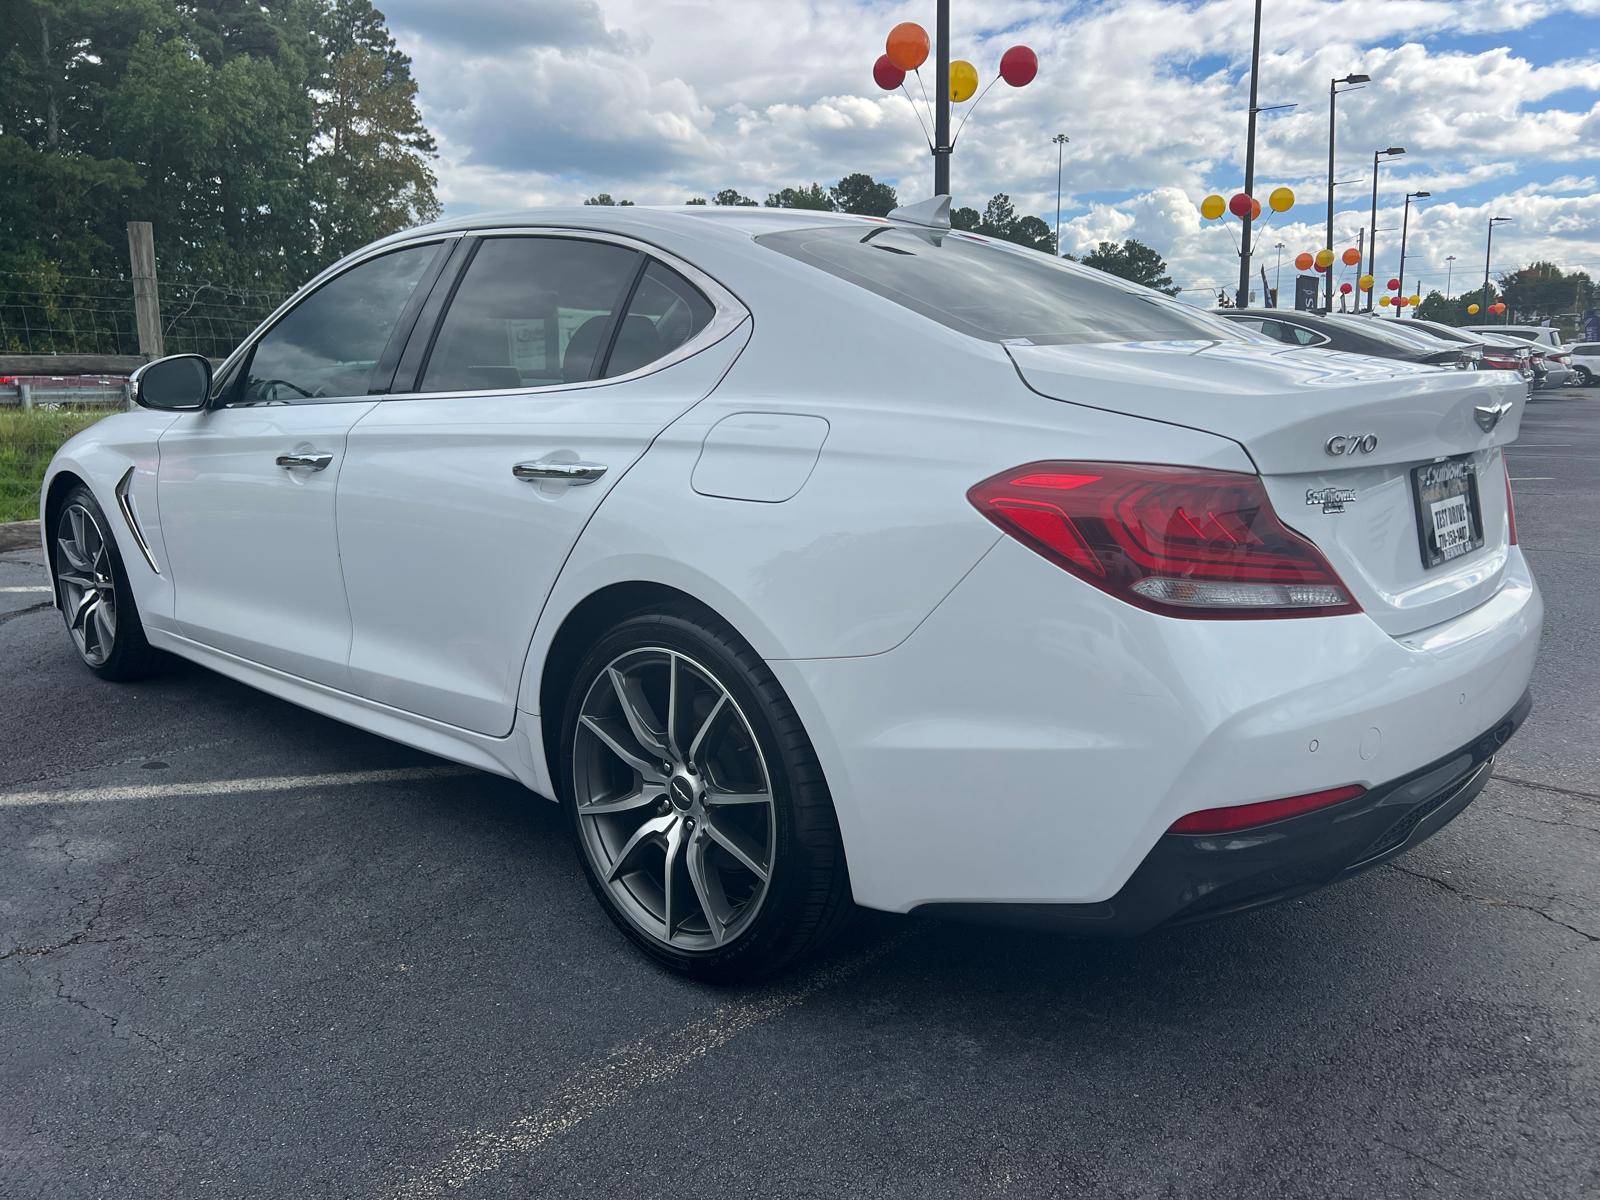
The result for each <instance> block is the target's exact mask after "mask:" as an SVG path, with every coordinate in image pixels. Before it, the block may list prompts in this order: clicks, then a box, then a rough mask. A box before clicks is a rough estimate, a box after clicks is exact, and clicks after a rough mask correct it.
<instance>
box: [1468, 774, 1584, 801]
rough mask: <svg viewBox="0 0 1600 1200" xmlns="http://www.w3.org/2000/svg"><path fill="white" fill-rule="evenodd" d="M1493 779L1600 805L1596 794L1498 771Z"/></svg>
mask: <svg viewBox="0 0 1600 1200" xmlns="http://www.w3.org/2000/svg"><path fill="white" fill-rule="evenodd" d="M1492 778H1494V779H1498V780H1499V781H1500V782H1501V783H1509V784H1512V785H1513V786H1515V787H1525V788H1533V789H1534V790H1535V791H1540V792H1555V793H1556V794H1557V795H1561V796H1572V797H1575V798H1576V799H1579V800H1591V801H1593V802H1594V803H1596V804H1600V795H1596V794H1595V793H1594V792H1579V791H1575V790H1574V789H1572V788H1564V787H1557V786H1556V785H1555V784H1553V783H1535V782H1534V781H1533V780H1531V779H1518V778H1517V777H1516V776H1515V775H1502V774H1500V773H1499V772H1498V771H1496V772H1495V773H1494V775H1493V776H1492Z"/></svg>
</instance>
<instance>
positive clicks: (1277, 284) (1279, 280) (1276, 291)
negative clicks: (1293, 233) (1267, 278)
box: [1272, 242, 1283, 308]
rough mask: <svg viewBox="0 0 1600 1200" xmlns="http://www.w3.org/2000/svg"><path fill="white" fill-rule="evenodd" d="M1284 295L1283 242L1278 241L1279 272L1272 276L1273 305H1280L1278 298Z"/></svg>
mask: <svg viewBox="0 0 1600 1200" xmlns="http://www.w3.org/2000/svg"><path fill="white" fill-rule="evenodd" d="M1282 295H1283V243H1282V242H1279V243H1278V273H1277V274H1276V275H1274V276H1273V277H1272V307H1273V308H1277V307H1278V299H1279V297H1281V296H1282Z"/></svg>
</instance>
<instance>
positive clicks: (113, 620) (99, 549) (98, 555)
mask: <svg viewBox="0 0 1600 1200" xmlns="http://www.w3.org/2000/svg"><path fill="white" fill-rule="evenodd" d="M56 581H57V582H58V583H59V584H60V587H61V601H62V612H63V613H64V614H65V616H66V621H67V629H68V630H69V631H70V632H71V633H72V640H73V642H74V643H76V645H77V647H78V653H79V654H81V655H83V659H84V661H85V662H87V663H88V664H89V665H90V666H91V667H98V666H102V665H104V663H105V661H106V659H108V658H110V657H111V652H112V651H113V650H114V649H115V648H116V643H117V589H116V576H115V574H114V573H113V567H112V563H111V549H110V547H109V545H108V544H107V541H106V535H105V531H104V530H102V529H101V528H100V522H99V521H98V520H96V519H95V515H94V514H93V513H92V512H90V511H89V510H88V509H87V508H85V507H84V506H83V505H82V504H69V505H68V506H67V508H66V510H65V511H64V512H63V513H62V514H61V520H60V523H59V524H58V525H57V526H56Z"/></svg>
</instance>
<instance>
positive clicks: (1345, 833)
mask: <svg viewBox="0 0 1600 1200" xmlns="http://www.w3.org/2000/svg"><path fill="white" fill-rule="evenodd" d="M1532 708H1533V696H1532V694H1531V693H1529V692H1524V693H1523V696H1522V699H1521V700H1519V701H1518V702H1517V705H1516V707H1515V708H1513V709H1512V710H1511V711H1510V712H1509V713H1507V714H1506V716H1505V718H1504V719H1503V720H1501V721H1499V722H1497V723H1496V724H1495V726H1494V727H1493V728H1492V729H1489V730H1487V731H1486V732H1484V733H1483V734H1482V735H1481V736H1479V737H1477V738H1475V739H1473V740H1472V741H1471V742H1469V743H1468V744H1467V745H1465V746H1462V747H1461V748H1460V749H1459V750H1457V751H1455V752H1454V753H1453V754H1447V755H1445V756H1444V757H1443V758H1440V759H1437V760H1435V761H1434V762H1431V763H1429V764H1428V765H1427V766H1425V767H1423V768H1421V769H1420V770H1417V771H1413V772H1412V773H1411V774H1409V775H1407V776H1405V777H1403V778H1401V779H1396V780H1394V781H1393V782H1391V783H1387V784H1384V785H1382V786H1381V787H1377V788H1374V789H1372V790H1371V791H1369V792H1367V793H1366V794H1365V795H1363V796H1358V797H1357V798H1356V799H1354V800H1348V801H1345V802H1344V803H1342V804H1335V805H1330V806H1329V807H1328V808H1324V809H1318V810H1317V811H1315V812H1310V813H1306V814H1305V815H1303V816H1299V817H1293V818H1291V819H1289V820H1286V821H1275V822H1273V823H1272V824H1270V825H1262V826H1259V827H1257V828H1254V829H1244V830H1239V831H1237V832H1235V833H1228V834H1212V835H1196V836H1187V835H1183V834H1174V833H1167V834H1164V835H1162V837H1161V840H1160V841H1158V842H1157V843H1156V844H1155V847H1154V848H1153V849H1152V850H1151V851H1150V853H1149V854H1148V855H1146V856H1145V860H1144V861H1143V862H1142V863H1140V864H1139V868H1138V870H1136V871H1134V873H1133V875H1132V877H1131V878H1130V879H1129V880H1128V882H1127V883H1125V884H1124V885H1123V886H1122V890H1121V891H1119V892H1118V893H1117V894H1116V895H1115V896H1113V897H1112V898H1111V899H1110V900H1104V901H1101V902H1100V903H1098V904H926V905H922V906H920V907H919V908H918V909H917V910H916V911H918V912H921V913H926V914H928V915H930V916H943V917H951V918H955V919H957V920H969V921H980V922H987V923H1002V924H1011V925H1025V926H1032V927H1035V928H1047V929H1053V930H1060V931H1062V932H1065V933H1074V934H1078V935H1080V936H1090V937H1128V936H1133V935H1136V934H1141V933H1145V932H1148V931H1149V930H1152V929H1157V928H1160V927H1163V926H1171V925H1188V924H1193V923H1195V922H1199V921H1209V920H1213V919H1215V918H1217V917H1224V916H1229V915H1231V914H1233V913H1239V912H1244V911H1246V910H1247V909H1252V908H1259V907H1261V906H1262V905H1266V904H1275V903H1277V902H1278V901H1280V900H1289V899H1292V898H1294V897H1295V896H1302V895H1304V894H1305V893H1307V892H1311V891H1315V890H1316V889H1318V888H1322V887H1326V886H1327V885H1328V884H1331V883H1337V882H1339V881H1340V880H1342V879H1348V878H1349V877H1350V876H1352V875H1356V874H1359V873H1360V872H1362V871H1366V870H1368V869H1370V868H1372V867H1375V866H1378V865H1379V864H1381V863H1384V862H1387V861H1389V860H1390V859H1391V858H1394V857H1395V856H1396V855H1399V854H1403V853H1405V852H1406V851H1407V850H1409V849H1411V847H1413V846H1415V845H1417V844H1418V843H1419V842H1422V841H1425V840H1426V839H1428V838H1430V837H1432V836H1433V835H1434V834H1435V833H1437V832H1438V831H1439V830H1441V829H1443V828H1444V827H1445V826H1446V825H1448V824H1449V823H1450V822H1451V821H1452V820H1454V819H1455V817H1456V816H1457V815H1459V814H1460V813H1461V811H1462V810H1463V809H1465V808H1466V807H1467V805H1469V804H1471V803H1472V801H1473V800H1474V799H1475V798H1476V797H1477V795H1478V793H1479V792H1481V791H1482V790H1483V788H1484V785H1485V784H1487V783H1488V781H1489V778H1490V775H1491V774H1492V773H1493V770H1494V755H1495V752H1496V751H1497V750H1499V749H1500V747H1501V746H1503V745H1505V743H1506V742H1507V741H1508V740H1509V739H1510V737H1511V735H1512V734H1513V733H1515V732H1516V731H1517V729H1518V728H1519V727H1520V726H1521V725H1522V722H1523V721H1524V720H1525V719H1526V718H1527V716H1528V713H1529V712H1530V711H1531V710H1532Z"/></svg>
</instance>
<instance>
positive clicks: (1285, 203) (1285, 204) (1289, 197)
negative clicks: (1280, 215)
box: [1267, 187, 1294, 212]
mask: <svg viewBox="0 0 1600 1200" xmlns="http://www.w3.org/2000/svg"><path fill="white" fill-rule="evenodd" d="M1267 203H1268V204H1270V205H1271V206H1272V211H1273V212H1288V211H1289V210H1290V209H1291V208H1293V207H1294V193H1293V192H1292V191H1290V190H1289V189H1288V188H1286V187H1285V188H1274V189H1273V192H1272V195H1270V196H1268V197H1267Z"/></svg>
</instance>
